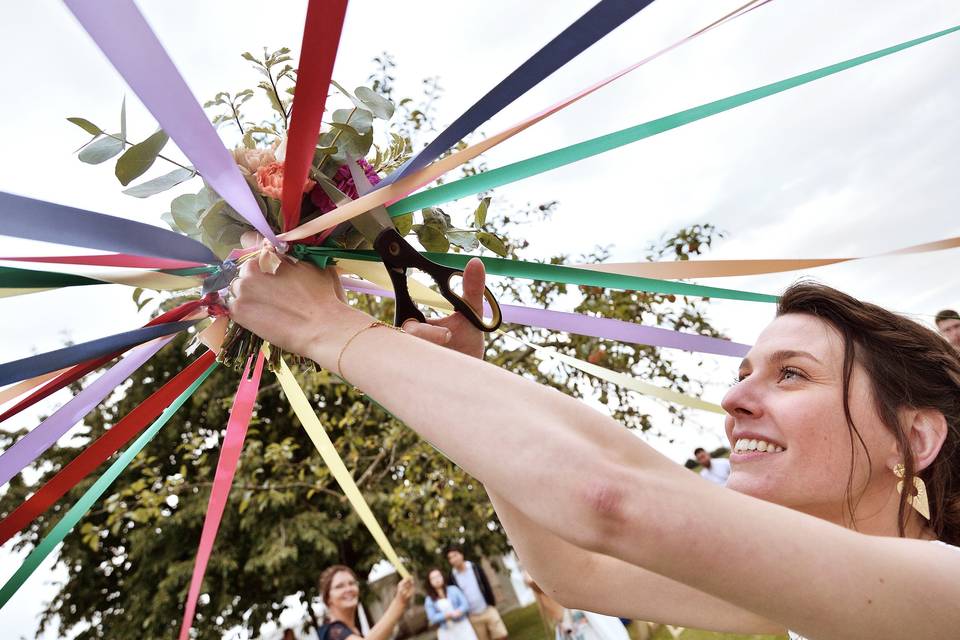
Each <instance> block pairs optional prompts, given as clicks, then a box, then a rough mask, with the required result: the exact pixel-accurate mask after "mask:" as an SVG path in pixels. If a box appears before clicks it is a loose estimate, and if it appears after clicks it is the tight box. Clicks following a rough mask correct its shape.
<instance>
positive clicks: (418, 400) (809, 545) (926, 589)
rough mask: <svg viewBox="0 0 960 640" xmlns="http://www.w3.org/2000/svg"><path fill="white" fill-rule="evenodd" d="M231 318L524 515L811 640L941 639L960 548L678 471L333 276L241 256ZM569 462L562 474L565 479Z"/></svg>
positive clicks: (614, 428) (959, 589)
mask: <svg viewBox="0 0 960 640" xmlns="http://www.w3.org/2000/svg"><path fill="white" fill-rule="evenodd" d="M243 272H244V277H243V278H241V279H240V280H239V281H237V283H235V285H234V290H235V292H236V294H237V298H236V301H235V302H234V304H233V305H232V307H231V312H232V314H233V316H234V319H235V320H237V322H239V323H240V324H242V325H243V326H246V327H247V328H249V329H251V330H252V331H254V332H255V333H257V334H259V335H261V336H263V337H264V338H265V339H268V340H269V341H270V342H272V343H274V344H277V345H279V346H281V347H284V348H286V349H289V350H292V351H295V352H298V353H302V354H303V355H306V356H308V357H310V358H312V359H313V360H315V361H316V362H318V363H319V364H320V365H321V366H322V367H324V368H327V369H330V370H333V371H340V372H341V373H342V375H343V376H344V377H346V378H347V379H348V380H350V381H351V382H352V383H354V384H356V385H357V386H358V387H360V388H361V389H363V390H365V391H366V392H367V393H369V394H370V395H371V397H373V398H374V399H375V400H377V401H378V402H379V403H381V404H382V405H383V406H385V407H386V408H387V409H389V410H390V411H391V412H392V413H393V414H394V415H396V416H397V417H398V418H399V419H400V420H402V421H404V422H405V423H406V424H407V425H409V426H410V427H411V428H413V429H414V430H416V431H417V432H418V433H420V434H421V435H422V436H423V437H424V438H426V439H427V440H429V441H430V442H431V443H433V444H434V445H435V446H437V448H439V449H440V450H441V451H443V452H444V453H445V454H446V455H447V456H448V457H449V458H450V459H451V460H453V461H454V462H456V463H457V464H459V465H460V466H461V467H463V468H464V469H465V470H466V471H467V472H468V473H470V474H472V475H473V476H475V477H476V478H478V479H479V480H480V481H481V482H483V483H484V484H485V485H486V486H487V487H488V488H489V489H490V490H491V491H493V492H494V493H495V494H501V495H506V496H509V498H510V501H511V503H512V504H514V505H516V506H517V508H518V509H519V510H520V511H522V512H523V513H524V514H525V515H526V516H527V517H529V518H530V519H531V520H532V521H534V522H536V523H537V524H538V525H539V526H541V527H543V528H544V529H546V530H547V531H550V532H551V533H553V534H554V535H556V536H558V537H560V538H561V539H563V540H565V541H566V542H568V543H570V544H572V545H574V546H576V547H580V548H583V549H586V550H588V551H593V552H596V553H600V554H603V555H608V556H611V557H614V558H617V559H619V560H622V561H625V562H627V563H629V564H633V565H635V566H638V567H641V568H643V569H646V570H648V571H652V572H654V573H656V574H659V575H662V576H665V577H667V578H670V579H672V580H675V581H678V582H680V583H683V584H685V585H687V586H689V587H692V588H693V589H696V590H698V591H702V592H704V593H707V594H709V595H711V596H714V597H716V598H719V599H722V600H726V601H728V602H730V603H732V604H734V605H735V606H737V607H740V608H742V609H745V610H747V611H751V612H753V613H755V614H756V615H758V616H761V617H763V618H766V619H769V620H773V621H776V622H777V623H778V624H782V625H784V626H785V627H789V628H792V629H795V630H796V631H799V632H801V633H804V634H805V635H807V636H809V637H813V638H817V637H844V638H850V639H856V638H864V639H867V638H871V639H872V638H876V637H885V638H897V637H904V638H907V637H909V638H917V637H930V638H940V637H948V636H949V634H950V633H952V632H953V630H955V629H956V628H958V627H960V608H958V607H956V606H955V603H956V602H957V601H960V583H958V582H957V581H956V580H955V579H954V578H955V576H956V575H958V574H960V553H956V554H952V550H950V549H946V548H939V547H938V546H937V545H932V544H930V543H925V542H920V541H907V540H897V539H885V538H873V537H869V536H864V535H861V534H857V533H854V532H851V531H848V530H846V529H843V528H841V527H838V526H836V525H832V524H830V523H827V522H825V521H822V520H818V519H816V518H813V517H811V516H806V515H804V514H801V513H798V512H796V511H792V510H790V509H786V508H783V507H779V506H777V505H773V504H770V503H766V502H763V501H760V500H756V499H753V498H750V497H747V496H743V495H739V494H735V493H733V492H731V491H727V490H724V489H721V488H719V487H715V486H712V485H710V484H709V483H705V482H703V481H702V480H701V479H700V478H698V477H696V476H695V475H693V474H690V473H689V472H687V471H686V470H684V469H681V468H679V467H678V466H677V465H675V464H674V463H673V462H671V461H669V460H667V459H666V458H664V457H663V456H661V455H660V454H659V453H657V452H656V451H654V450H653V449H652V448H650V447H649V446H647V445H646V444H645V443H643V442H642V441H640V440H639V439H637V438H635V437H634V436H632V435H630V434H629V433H627V432H626V431H625V430H623V429H622V428H620V426H619V425H617V424H616V423H615V422H614V421H613V420H611V419H610V418H609V417H607V416H603V415H601V414H599V413H597V412H596V411H593V410H592V409H590V408H588V407H587V406H586V405H585V404H583V403H581V402H579V401H577V400H574V399H572V398H569V397H567V396H564V395H563V394H561V393H559V392H557V391H555V390H553V389H549V388H546V387H543V386H541V385H538V384H536V383H534V382H532V381H530V380H526V379H523V378H521V377H519V376H516V375H513V374H511V373H508V372H506V371H503V370H501V369H499V368H497V367H494V366H492V365H489V364H486V363H484V362H481V361H479V360H476V359H474V358H470V357H467V356H465V355H463V354H460V353H456V352H453V351H450V350H447V349H443V348H442V347H438V346H436V345H433V344H430V343H427V342H425V341H423V340H418V339H416V338H414V337H412V336H409V335H404V334H402V333H399V332H396V331H392V330H390V329H389V328H384V327H375V328H369V327H370V323H371V318H370V317H369V316H366V315H365V314H363V313H361V312H359V311H358V310H356V309H353V308H351V307H349V306H347V305H345V304H344V303H343V302H341V300H340V299H339V298H338V295H337V291H338V287H339V280H338V276H337V274H336V273H335V272H334V271H332V270H326V271H320V270H317V269H315V268H313V267H312V266H310V265H307V264H304V263H299V264H296V265H290V264H284V265H283V266H282V267H281V268H280V270H279V271H278V273H277V274H276V275H273V276H270V275H264V274H262V273H259V271H258V270H257V268H256V264H255V262H253V261H251V262H248V263H247V264H246V265H244V268H243ZM571 456H576V458H577V460H578V472H577V473H576V474H571V473H564V472H563V471H562V470H563V469H566V468H567V466H568V462H569V460H570V458H571Z"/></svg>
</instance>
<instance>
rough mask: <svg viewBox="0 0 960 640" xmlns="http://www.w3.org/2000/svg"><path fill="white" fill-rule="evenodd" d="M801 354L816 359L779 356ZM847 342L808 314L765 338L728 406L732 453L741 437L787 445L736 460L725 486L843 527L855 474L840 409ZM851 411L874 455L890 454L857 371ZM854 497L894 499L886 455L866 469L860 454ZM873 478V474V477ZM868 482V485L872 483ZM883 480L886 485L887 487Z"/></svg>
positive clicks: (890, 441)
mask: <svg viewBox="0 0 960 640" xmlns="http://www.w3.org/2000/svg"><path fill="white" fill-rule="evenodd" d="M794 350H802V351H805V352H808V353H809V354H811V355H812V356H813V357H814V358H815V359H816V360H813V359H810V358H807V357H796V356H791V357H787V358H777V357H775V354H778V353H784V352H789V351H794ZM842 364H843V340H842V338H841V337H840V335H839V334H838V333H837V332H836V330H835V329H833V328H832V327H831V326H830V325H829V324H827V323H825V322H823V321H822V320H819V319H817V318H815V317H813V316H810V315H806V314H787V315H784V316H781V317H779V318H777V319H776V320H774V321H773V322H772V323H771V324H770V325H769V326H768V327H767V328H766V329H765V330H764V331H763V333H762V334H761V335H760V337H759V339H758V340H757V342H756V344H755V345H754V347H753V348H752V349H751V350H750V353H749V354H747V358H746V359H745V360H744V364H743V366H742V367H741V371H740V373H741V377H742V380H741V381H740V382H739V383H737V384H735V385H734V386H733V387H732V388H731V389H730V391H729V392H728V393H727V395H726V397H725V398H724V400H723V407H724V409H725V410H726V411H727V412H728V416H727V418H726V425H725V426H726V432H727V437H728V438H729V440H730V443H731V447H733V445H734V444H735V443H736V439H737V436H736V434H737V432H738V431H739V432H744V431H747V432H753V433H758V434H763V435H767V436H768V437H770V438H771V439H772V440H775V441H777V442H781V443H783V444H784V446H785V448H786V450H785V451H783V452H782V453H777V454H773V455H767V456H763V457H761V458H758V459H756V460H750V461H745V462H739V463H738V462H736V461H732V465H731V474H730V478H729V480H728V481H727V487H728V488H730V489H733V490H735V491H739V492H741V493H745V494H747V495H751V496H754V497H756V498H761V499H763V500H767V501H770V502H774V503H777V504H780V505H783V506H786V507H791V508H794V509H797V510H800V511H804V512H805V513H810V514H811V515H816V516H819V517H823V518H826V519H830V520H835V521H836V520H837V519H838V518H840V517H842V514H838V513H837V509H838V505H843V504H844V495H845V492H846V488H847V479H848V477H849V474H850V452H851V443H850V433H849V430H848V427H847V423H846V419H845V418H844V415H843V411H842V410H838V409H837V407H840V406H842V388H843V387H842ZM850 411H851V415H852V416H853V421H854V424H855V425H856V426H857V428H858V429H859V430H860V433H861V435H862V436H863V438H864V441H865V442H866V444H867V446H868V447H869V448H870V450H871V451H886V450H889V449H890V448H891V447H892V446H893V445H894V442H895V441H894V436H893V434H892V433H891V432H890V431H889V430H888V429H887V427H886V426H885V425H884V424H883V423H882V422H881V421H880V418H879V416H878V415H877V413H876V411H875V410H874V405H873V398H872V394H871V392H870V388H869V384H868V379H867V375H866V373H865V372H864V371H863V369H862V368H861V367H860V365H859V364H855V366H854V370H853V374H852V378H851V380H850ZM855 452H856V462H855V468H856V473H855V475H854V490H855V492H857V493H859V492H864V497H865V500H866V502H861V506H863V507H866V508H872V507H876V506H878V505H882V504H884V503H885V502H886V501H887V500H889V499H891V496H890V482H889V478H886V476H888V475H889V470H887V469H886V468H885V467H884V459H883V458H882V456H873V460H872V464H871V465H870V466H868V464H867V460H866V457H865V456H864V455H863V453H862V449H861V448H860V447H859V445H858V446H857V447H856V448H855ZM868 472H870V473H869V474H868ZM868 475H869V477H870V481H869V482H868V480H867V478H868ZM881 479H882V482H881Z"/></svg>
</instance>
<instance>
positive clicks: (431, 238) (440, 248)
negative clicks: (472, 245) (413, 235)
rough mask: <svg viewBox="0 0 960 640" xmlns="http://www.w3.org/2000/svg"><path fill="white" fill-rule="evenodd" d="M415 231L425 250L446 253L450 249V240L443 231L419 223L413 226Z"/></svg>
mask: <svg viewBox="0 0 960 640" xmlns="http://www.w3.org/2000/svg"><path fill="white" fill-rule="evenodd" d="M413 228H414V229H415V230H416V232H417V240H419V241H420V244H422V245H423V248H424V249H426V250H427V251H433V252H436V253H446V252H447V251H449V250H450V241H449V240H447V237H446V236H445V235H443V232H442V231H440V230H439V229H437V228H436V227H434V226H432V225H427V224H420V225H416V226H414V227H413Z"/></svg>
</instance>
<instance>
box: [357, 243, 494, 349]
mask: <svg viewBox="0 0 960 640" xmlns="http://www.w3.org/2000/svg"><path fill="white" fill-rule="evenodd" d="M373 248H374V249H376V251H377V253H378V254H380V257H381V258H382V259H383V264H384V266H386V267H387V272H388V273H389V274H390V280H391V282H393V291H394V294H395V295H396V313H395V315H394V324H395V325H396V326H398V327H400V326H403V323H404V322H406V321H407V320H410V319H411V318H412V319H414V320H418V321H420V322H424V317H423V313H421V312H420V309H418V308H417V305H416V304H415V303H414V302H413V300H412V299H411V297H410V291H409V290H408V289H407V269H408V268H411V267H412V268H414V269H419V270H420V271H423V272H424V273H426V274H428V275H429V276H430V277H431V278H433V281H434V282H436V283H437V287H439V289H440V295H442V296H443V297H444V298H445V299H446V300H447V301H448V302H449V303H450V304H451V305H453V308H454V309H455V310H457V311H459V312H460V313H462V314H463V315H464V316H465V317H466V318H467V320H469V321H470V324H472V325H473V326H475V327H476V328H477V329H480V331H485V332H488V333H489V332H491V331H496V330H497V329H498V328H500V324H501V323H502V322H503V316H502V313H501V311H500V304H499V303H498V302H497V299H496V298H495V297H494V295H493V292H492V291H490V289H489V288H487V287H484V291H483V297H484V299H485V300H486V301H487V304H488V305H490V310H491V313H492V314H493V317H492V318H491V319H490V321H489V322H485V321H484V319H483V315H482V310H481V311H480V312H478V311H477V310H475V309H474V308H473V307H472V306H470V303H468V302H467V301H466V300H464V299H463V298H462V297H461V296H460V295H459V294H457V293H456V292H454V291H453V290H452V289H451V288H450V281H451V280H452V279H453V277H454V276H458V275H459V276H462V275H463V271H462V270H461V269H453V268H451V267H447V266H444V265H442V264H437V263H436V262H433V261H432V260H428V259H426V258H424V257H423V256H422V255H420V253H419V252H418V251H417V250H416V249H414V248H413V247H411V246H410V244H409V243H408V242H407V241H406V240H404V239H403V237H402V236H401V235H400V234H399V233H398V232H397V230H396V229H385V230H383V231H382V232H381V233H380V235H379V236H377V239H376V241H375V242H374V243H373Z"/></svg>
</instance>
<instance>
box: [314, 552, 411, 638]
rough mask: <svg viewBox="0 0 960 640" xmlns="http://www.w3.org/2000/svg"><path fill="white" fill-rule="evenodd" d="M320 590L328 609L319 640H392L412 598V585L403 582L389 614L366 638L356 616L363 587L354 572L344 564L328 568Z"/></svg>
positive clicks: (387, 613) (387, 611) (374, 626)
mask: <svg viewBox="0 0 960 640" xmlns="http://www.w3.org/2000/svg"><path fill="white" fill-rule="evenodd" d="M319 586H320V596H321V598H322V599H323V604H324V605H325V606H326V607H327V612H326V615H325V616H324V621H323V626H321V627H320V630H319V632H318V634H319V636H320V640H390V638H392V637H393V633H394V630H395V628H396V626H397V623H398V622H400V619H401V618H402V617H403V614H404V612H406V610H407V607H408V606H409V605H410V598H411V597H412V596H413V581H412V580H411V579H410V578H404V579H402V580H401V581H400V583H399V584H398V585H397V593H396V595H394V597H393V600H391V601H390V605H389V606H388V607H387V610H386V611H385V612H384V614H383V616H382V617H381V618H380V620H378V621H377V623H376V624H374V625H373V627H371V629H370V631H369V632H368V633H367V635H365V636H364V635H363V634H362V633H361V632H360V623H359V617H358V613H357V610H358V607H359V606H360V585H359V580H357V574H356V573H354V572H353V569H351V568H350V567H348V566H346V565H342V564H335V565H333V566H332V567H327V568H326V569H324V570H323V573H321V574H320V585H319Z"/></svg>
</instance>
